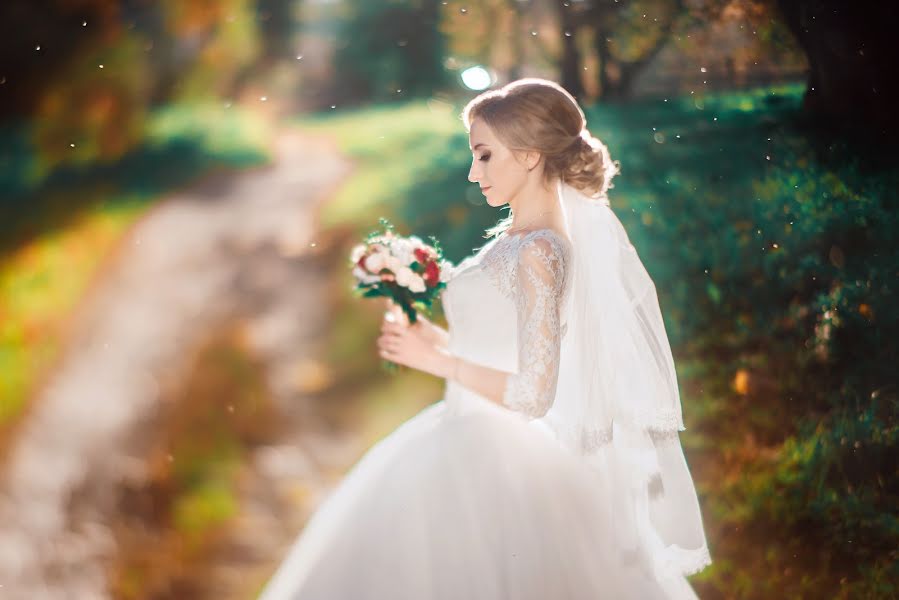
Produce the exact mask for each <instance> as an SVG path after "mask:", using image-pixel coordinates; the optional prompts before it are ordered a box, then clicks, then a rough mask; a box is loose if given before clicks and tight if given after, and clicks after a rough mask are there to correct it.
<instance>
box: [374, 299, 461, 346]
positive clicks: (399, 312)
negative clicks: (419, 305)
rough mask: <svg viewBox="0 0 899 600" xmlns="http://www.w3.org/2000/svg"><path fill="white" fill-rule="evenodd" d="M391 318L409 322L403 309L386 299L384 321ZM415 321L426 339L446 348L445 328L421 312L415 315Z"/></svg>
mask: <svg viewBox="0 0 899 600" xmlns="http://www.w3.org/2000/svg"><path fill="white" fill-rule="evenodd" d="M391 320H392V321H393V322H396V323H409V319H408V318H407V317H406V313H404V312H403V309H401V308H400V307H399V306H398V305H397V304H394V303H393V302H392V301H390V300H388V301H387V312H386V313H384V323H386V322H390V321H391ZM415 322H416V324H417V325H418V324H420V325H421V335H423V336H424V337H425V339H426V340H428V341H429V342H431V343H432V344H434V345H435V346H437V347H438V348H446V347H447V346H448V345H449V332H448V331H447V330H446V329H444V328H443V327H441V326H439V325H436V324H434V323H432V322H431V321H429V320H428V319H427V318H426V317H425V316H424V315H422V314H421V313H419V314H418V315H417V316H416V319H415ZM382 330H383V323H382Z"/></svg>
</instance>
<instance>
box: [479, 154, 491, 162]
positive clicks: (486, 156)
mask: <svg viewBox="0 0 899 600" xmlns="http://www.w3.org/2000/svg"><path fill="white" fill-rule="evenodd" d="M489 159H490V155H489V154H482V155H481V160H483V161H484V162H487V161H488V160H489Z"/></svg>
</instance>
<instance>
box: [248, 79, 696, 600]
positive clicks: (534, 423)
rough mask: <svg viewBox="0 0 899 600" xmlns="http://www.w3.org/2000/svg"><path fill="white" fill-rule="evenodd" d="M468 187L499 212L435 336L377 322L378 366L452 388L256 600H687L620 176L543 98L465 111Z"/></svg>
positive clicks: (516, 90) (683, 544)
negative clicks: (619, 200) (617, 207)
mask: <svg viewBox="0 0 899 600" xmlns="http://www.w3.org/2000/svg"><path fill="white" fill-rule="evenodd" d="M462 117H463V120H464V122H465V125H466V128H467V129H468V131H469V139H470V145H471V150H472V156H473V160H472V165H471V170H470V172H469V175H468V178H469V180H471V181H472V182H475V183H477V184H478V185H479V186H480V188H481V191H482V192H483V194H484V195H485V197H486V199H487V202H488V203H489V204H490V205H491V206H495V207H499V206H502V205H504V204H507V203H508V204H509V206H510V207H511V215H510V218H509V219H507V220H505V221H503V222H502V223H500V224H499V225H498V226H497V227H496V228H495V229H494V230H492V231H491V232H490V233H492V234H494V235H493V237H492V239H491V241H490V242H488V243H487V244H486V245H484V246H483V247H482V248H481V249H480V250H479V251H478V252H477V253H475V254H474V255H473V256H470V257H468V258H466V259H465V260H464V261H462V262H461V263H460V264H459V265H458V266H456V267H455V268H453V269H452V270H451V272H450V273H449V280H448V283H447V288H446V290H445V291H444V295H443V304H444V309H445V313H446V317H447V321H448V323H449V330H448V331H445V330H443V329H442V328H440V327H438V326H437V325H435V324H433V323H431V322H429V321H427V320H426V319H422V320H421V321H419V322H418V323H416V324H415V325H412V326H410V325H409V324H408V323H407V322H404V321H402V320H400V319H398V318H395V317H394V315H395V314H396V313H388V314H387V315H385V320H384V323H383V325H382V335H381V337H380V338H379V339H378V347H379V349H380V354H381V356H382V357H384V358H385V359H388V360H391V361H393V362H395V363H399V364H402V365H405V366H407V367H410V368H413V369H419V370H422V371H424V372H427V373H430V374H432V375H435V376H437V377H441V378H444V379H446V391H445V395H444V397H443V399H442V400H441V401H439V402H437V403H435V404H433V405H431V406H429V407H427V408H425V409H424V410H422V411H421V412H420V413H419V414H417V415H416V416H414V417H412V418H411V419H409V420H408V421H406V422H405V423H404V424H402V425H401V426H400V427H399V428H397V429H396V430H395V431H394V432H393V433H391V434H390V435H388V436H387V437H386V438H384V439H383V440H381V441H380V442H379V443H377V444H376V445H375V446H374V447H372V448H371V450H369V451H368V453H367V454H366V455H365V456H363V457H362V459H361V460H359V462H358V463H357V464H356V465H355V466H354V467H353V468H352V469H351V471H350V472H349V474H348V475H347V476H346V477H345V478H344V480H343V481H342V482H341V483H340V485H338V487H337V488H336V489H335V490H334V491H333V492H332V493H331V495H330V496H328V497H327V498H326V499H325V501H324V503H323V504H322V506H320V508H319V509H318V510H317V512H316V513H315V514H313V516H312V518H311V519H310V521H309V522H308V524H307V525H306V527H305V529H304V530H303V532H302V533H301V535H300V536H299V537H298V538H297V540H296V541H295V543H294V545H293V547H292V549H291V550H290V552H289V554H288V555H287V557H286V558H285V560H284V561H283V563H282V564H281V565H280V567H279V568H278V570H277V572H276V573H275V574H274V576H273V577H272V579H271V580H270V581H269V582H268V584H267V586H266V587H265V589H264V591H263V593H262V596H261V598H262V599H263V600H275V599H278V600H282V599H292V600H297V599H302V600H318V599H321V600H341V599H345V600H500V599H502V600H506V599H508V600H566V599H572V600H582V599H583V600H587V599H599V598H610V599H616V600H617V599H623V598H635V599H636V598H639V599H648V598H695V597H696V595H695V593H694V592H693V589H692V588H691V587H690V584H689V583H688V582H687V579H686V575H689V574H692V573H695V572H698V571H700V570H701V569H702V568H704V567H705V566H706V565H708V564H710V562H711V560H710V557H709V550H708V546H707V544H706V539H705V534H704V530H703V525H702V518H701V515H700V510H699V504H698V502H697V498H696V492H695V489H694V486H693V480H692V478H691V475H690V472H689V470H688V467H687V464H686V461H685V459H684V455H683V451H682V449H681V445H680V440H679V437H678V432H679V431H680V430H683V429H684V426H683V420H682V418H681V407H680V398H679V395H678V388H677V381H676V376H675V371H674V364H673V360H672V357H671V350H670V346H669V343H668V338H667V335H666V333H665V328H664V324H663V323H662V317H661V313H660V311H659V306H658V300H657V298H656V293H655V287H654V285H653V283H652V281H651V280H650V279H649V277H648V275H647V274H646V271H645V269H644V268H643V265H642V263H641V262H640V259H639V258H638V257H637V254H636V252H635V250H634V248H633V246H632V245H631V244H630V242H629V241H628V238H627V235H626V233H625V232H624V230H623V228H622V227H621V224H620V222H619V221H618V219H617V218H616V217H615V215H614V213H613V212H612V210H611V209H610V207H609V203H608V200H607V199H606V195H605V193H606V190H607V189H608V187H609V180H610V179H611V177H612V176H613V175H614V174H615V172H616V171H617V167H616V165H615V164H614V163H613V162H612V161H611V160H610V158H609V155H608V151H607V150H606V148H605V146H604V145H603V144H601V143H600V142H599V141H598V140H597V139H596V138H594V137H593V136H592V135H590V133H589V132H588V131H587V129H586V127H585V126H586V120H585V117H584V113H583V111H582V110H581V108H580V107H579V106H578V104H577V103H576V101H575V100H574V99H573V98H572V97H571V96H570V95H569V94H568V93H567V92H566V91H565V90H564V89H562V88H561V87H560V86H558V85H557V84H555V83H553V82H550V81H546V80H542V79H533V78H530V79H522V80H518V81H515V82H512V83H510V84H508V85H506V86H505V87H503V88H501V89H498V90H494V91H489V92H485V93H483V94H481V95H480V96H478V97H476V98H475V99H473V100H472V101H471V102H469V104H468V105H467V106H466V107H465V110H464V111H463V113H462Z"/></svg>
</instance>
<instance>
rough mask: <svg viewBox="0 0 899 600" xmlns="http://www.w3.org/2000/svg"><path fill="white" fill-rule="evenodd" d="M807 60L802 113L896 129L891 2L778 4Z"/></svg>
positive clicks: (781, 0)
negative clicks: (807, 68)
mask: <svg viewBox="0 0 899 600" xmlns="http://www.w3.org/2000/svg"><path fill="white" fill-rule="evenodd" d="M777 5H778V6H779V8H780V11H781V14H782V15H783V19H784V21H785V22H786V24H787V26H788V27H789V28H790V30H791V31H792V32H793V35H795V36H796V39H797V40H798V42H799V44H800V46H801V47H802V49H803V51H804V52H805V54H806V55H807V57H808V61H809V77H808V88H807V89H806V93H805V98H804V108H805V110H806V111H807V112H808V113H809V114H811V115H813V116H816V117H820V118H823V119H828V120H831V121H834V120H835V121H837V122H841V123H857V124H861V125H862V126H864V127H865V128H866V129H869V130H873V131H876V132H879V133H888V132H890V131H893V130H895V129H896V128H897V125H899V114H897V108H896V107H897V106H899V80H897V77H896V75H897V73H899V59H897V55H899V53H897V52H896V48H895V38H894V35H895V34H894V33H893V31H892V28H893V25H894V23H895V10H894V6H893V4H892V3H888V2H877V1H876V0H868V1H865V0H856V1H854V2H843V1H840V0H777Z"/></svg>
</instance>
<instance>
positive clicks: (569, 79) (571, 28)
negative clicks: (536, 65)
mask: <svg viewBox="0 0 899 600" xmlns="http://www.w3.org/2000/svg"><path fill="white" fill-rule="evenodd" d="M555 4H556V9H557V11H558V15H559V26H560V29H561V32H560V33H561V35H562V58H561V61H560V64H559V71H560V74H561V80H562V81H561V84H562V87H563V88H565V89H566V90H568V93H569V94H571V95H572V96H574V97H575V98H576V99H577V100H578V102H581V101H583V100H584V96H585V90H584V84H583V82H582V80H581V53H580V50H578V47H577V24H576V23H575V22H574V18H573V17H574V15H572V13H571V3H570V2H567V1H566V0H556V3H555Z"/></svg>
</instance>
